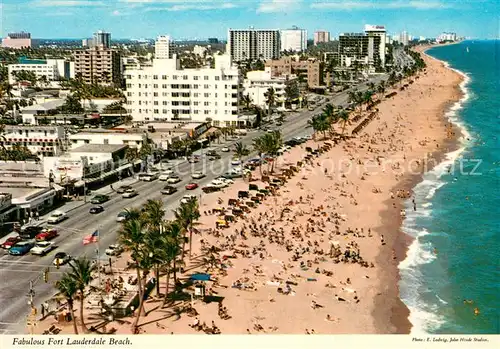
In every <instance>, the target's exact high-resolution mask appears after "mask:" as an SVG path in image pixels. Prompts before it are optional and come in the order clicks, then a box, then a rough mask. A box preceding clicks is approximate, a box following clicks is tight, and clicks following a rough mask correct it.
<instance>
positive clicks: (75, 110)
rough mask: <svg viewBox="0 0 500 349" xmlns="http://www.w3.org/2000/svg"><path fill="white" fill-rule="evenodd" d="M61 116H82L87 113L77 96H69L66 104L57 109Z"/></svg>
mask: <svg viewBox="0 0 500 349" xmlns="http://www.w3.org/2000/svg"><path fill="white" fill-rule="evenodd" d="M56 110H57V111H58V112H59V113H61V114H82V113H84V112H85V109H83V107H82V104H81V103H80V100H79V99H78V97H77V96H75V95H69V96H68V97H67V98H66V101H64V104H63V105H61V106H60V107H57V109H56Z"/></svg>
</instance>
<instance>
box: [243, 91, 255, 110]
mask: <svg viewBox="0 0 500 349" xmlns="http://www.w3.org/2000/svg"><path fill="white" fill-rule="evenodd" d="M241 100H242V102H243V103H244V104H245V108H246V109H250V105H251V104H252V102H253V100H252V97H250V95H249V94H248V93H247V94H246V95H243V96H242V98H241Z"/></svg>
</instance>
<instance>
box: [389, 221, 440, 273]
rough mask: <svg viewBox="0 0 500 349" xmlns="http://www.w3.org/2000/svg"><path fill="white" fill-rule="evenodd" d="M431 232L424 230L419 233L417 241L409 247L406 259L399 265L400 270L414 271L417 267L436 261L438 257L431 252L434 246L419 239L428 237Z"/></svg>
mask: <svg viewBox="0 0 500 349" xmlns="http://www.w3.org/2000/svg"><path fill="white" fill-rule="evenodd" d="M428 234H429V232H428V231H427V230H426V229H423V230H422V231H420V232H419V233H418V235H417V236H416V238H415V240H413V242H412V243H411V244H410V247H408V251H407V252H406V258H405V259H404V260H403V261H401V262H400V263H399V265H398V268H399V270H402V269H412V268H414V267H416V266H419V265H423V264H429V263H431V262H432V261H434V260H435V259H436V255H435V254H434V253H433V252H431V249H432V246H431V244H430V243H422V242H420V239H419V237H422V236H425V235H428Z"/></svg>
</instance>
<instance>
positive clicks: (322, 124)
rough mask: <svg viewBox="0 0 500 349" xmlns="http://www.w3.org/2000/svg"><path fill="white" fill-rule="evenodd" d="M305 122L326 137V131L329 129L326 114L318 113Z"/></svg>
mask: <svg viewBox="0 0 500 349" xmlns="http://www.w3.org/2000/svg"><path fill="white" fill-rule="evenodd" d="M307 124H308V125H309V126H310V127H312V128H313V130H314V132H322V133H323V137H324V138H326V131H328V130H329V129H330V119H329V118H328V117H327V116H326V114H318V115H315V116H313V117H312V118H311V119H310V120H308V121H307Z"/></svg>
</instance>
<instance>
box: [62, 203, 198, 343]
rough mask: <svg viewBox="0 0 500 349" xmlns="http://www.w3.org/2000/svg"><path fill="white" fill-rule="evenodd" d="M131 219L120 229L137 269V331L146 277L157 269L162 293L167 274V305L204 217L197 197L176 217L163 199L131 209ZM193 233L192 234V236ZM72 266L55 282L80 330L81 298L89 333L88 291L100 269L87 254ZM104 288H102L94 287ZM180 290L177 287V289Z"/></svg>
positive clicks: (82, 321)
mask: <svg viewBox="0 0 500 349" xmlns="http://www.w3.org/2000/svg"><path fill="white" fill-rule="evenodd" d="M127 212H128V219H127V220H126V221H125V222H122V223H121V227H120V229H119V230H118V242H119V243H120V244H121V245H122V246H123V247H124V249H125V250H126V251H127V252H128V253H129V254H130V258H131V261H132V263H131V264H130V266H131V268H133V269H135V272H136V278H137V288H138V290H137V291H138V292H137V294H138V302H139V304H138V307H137V309H136V311H135V318H134V321H133V324H132V331H133V332H134V333H136V332H137V329H138V325H139V320H140V317H141V316H143V315H145V309H144V300H145V298H146V297H145V292H146V281H147V279H148V275H149V274H150V273H151V272H153V273H154V276H155V284H156V294H157V296H160V294H161V291H160V286H159V285H160V284H159V279H160V277H161V276H162V275H164V276H165V278H166V282H165V290H164V292H163V302H162V305H161V307H164V306H165V305H167V303H168V301H169V299H170V298H169V295H170V293H171V292H170V288H169V286H170V278H171V276H173V279H174V284H175V285H178V280H177V273H178V272H179V271H183V269H182V268H180V266H183V265H185V264H186V263H185V256H186V243H187V242H189V250H188V251H189V258H191V251H192V234H193V227H194V226H195V224H196V222H197V220H198V219H199V218H200V212H199V206H198V201H197V199H196V198H192V199H191V200H189V201H187V202H185V203H182V204H181V205H180V206H179V207H178V208H177V210H175V211H174V215H175V219H173V220H165V218H164V216H165V210H164V208H163V202H162V201H161V200H148V201H147V202H146V203H145V204H144V205H143V207H142V208H140V209H138V208H132V209H128V210H127ZM188 236H189V237H188ZM69 266H70V270H69V271H68V272H65V273H64V274H63V276H62V277H61V279H60V280H59V281H57V282H56V284H55V286H56V288H57V289H58V291H59V294H60V296H62V297H64V298H65V299H66V301H67V306H68V309H69V311H70V313H71V315H72V318H73V330H74V332H75V334H78V327H77V321H76V318H75V316H74V302H75V300H76V299H79V301H80V325H81V331H82V332H83V333H87V332H88V329H87V326H86V324H85V319H84V314H83V309H84V307H83V305H84V300H85V297H86V294H85V292H86V291H87V290H88V289H89V288H90V284H91V282H92V280H93V279H94V277H95V273H96V272H97V269H96V264H95V263H93V262H92V261H90V260H89V259H87V258H86V257H82V258H78V259H74V260H72V261H71V262H70V263H69ZM93 290H94V291H97V292H102V290H101V289H100V288H97V289H93ZM176 291H177V289H176Z"/></svg>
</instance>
